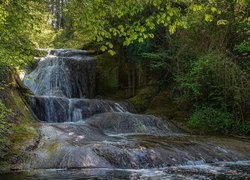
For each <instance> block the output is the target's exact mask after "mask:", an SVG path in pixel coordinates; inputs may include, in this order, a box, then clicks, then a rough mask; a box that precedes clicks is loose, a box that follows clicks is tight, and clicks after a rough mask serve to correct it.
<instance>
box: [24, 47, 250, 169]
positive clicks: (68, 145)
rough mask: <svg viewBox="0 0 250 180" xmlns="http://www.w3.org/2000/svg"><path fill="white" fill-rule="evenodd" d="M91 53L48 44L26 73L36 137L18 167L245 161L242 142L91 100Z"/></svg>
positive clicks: (152, 165)
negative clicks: (195, 132) (44, 53)
mask: <svg viewBox="0 0 250 180" xmlns="http://www.w3.org/2000/svg"><path fill="white" fill-rule="evenodd" d="M94 58H95V57H94V56H93V55H91V53H89V52H87V51H82V50H62V49H57V50H48V55H47V56H46V57H43V58H40V60H39V62H38V64H37V66H36V67H35V69H33V70H32V72H31V73H30V74H28V75H26V77H25V79H24V83H25V85H26V86H27V87H28V88H29V89H30V90H31V91H32V92H33V93H34V95H32V96H29V97H28V103H29V105H30V107H31V109H32V111H33V113H34V115H35V116H36V117H37V119H38V120H39V121H40V124H41V127H40V131H41V137H40V140H39V143H38V146H37V147H36V148H35V149H34V150H32V151H30V152H29V158H28V159H27V162H25V163H23V165H22V169H64V168H66V169H82V168H122V169H129V168H130V169H142V168H146V169H147V168H160V167H167V166H172V165H183V164H197V163H214V162H220V161H239V160H249V159H250V154H249V149H250V142H249V141H246V142H244V145H243V144H242V143H241V141H240V140H238V139H236V138H216V139H215V138H213V137H204V136H193V135H189V134H187V133H185V132H184V131H182V130H181V129H180V128H178V127H177V126H176V125H175V124H174V123H173V122H172V121H170V120H166V119H165V120H162V119H161V118H158V117H155V116H151V115H142V114H136V112H135V110H134V108H133V107H132V106H131V105H130V104H128V103H126V102H114V101H110V100H104V99H95V96H96V94H95V84H96V82H95V71H96V68H95V63H94Z"/></svg>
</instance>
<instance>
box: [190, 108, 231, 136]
mask: <svg viewBox="0 0 250 180" xmlns="http://www.w3.org/2000/svg"><path fill="white" fill-rule="evenodd" d="M232 125H233V120H232V117H231V116H230V114H228V113H225V112H222V111H219V110H216V109H214V108H211V107H202V108H199V109H197V110H196V111H195V112H194V113H193V114H192V116H191V117H190V118H189V120H188V127H189V128H192V129H195V130H196V131H198V132H199V133H201V134H204V133H222V134H228V133H230V130H231V129H232Z"/></svg>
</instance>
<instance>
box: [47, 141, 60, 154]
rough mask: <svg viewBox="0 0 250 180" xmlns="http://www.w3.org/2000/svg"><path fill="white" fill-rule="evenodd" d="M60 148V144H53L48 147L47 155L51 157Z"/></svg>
mask: <svg viewBox="0 0 250 180" xmlns="http://www.w3.org/2000/svg"><path fill="white" fill-rule="evenodd" d="M58 148H59V143H53V144H50V145H49V146H48V149H47V153H49V154H50V155H51V154H53V153H54V152H56V150H57V149H58Z"/></svg>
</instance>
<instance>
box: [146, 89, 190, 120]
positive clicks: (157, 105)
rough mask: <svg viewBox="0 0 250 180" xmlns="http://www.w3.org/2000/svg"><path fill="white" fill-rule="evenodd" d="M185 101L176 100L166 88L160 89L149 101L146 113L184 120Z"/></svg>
mask: <svg viewBox="0 0 250 180" xmlns="http://www.w3.org/2000/svg"><path fill="white" fill-rule="evenodd" d="M183 104H185V102H176V101H175V99H174V98H173V96H172V94H171V93H170V92H169V91H168V90H164V91H161V92H160V93H159V94H158V95H157V96H155V97H154V99H153V100H152V101H151V103H150V105H149V107H148V109H147V111H146V114H153V115H156V116H161V117H168V118H170V119H174V120H177V121H179V122H185V120H186V112H185V111H184V110H183V106H184V105H183Z"/></svg>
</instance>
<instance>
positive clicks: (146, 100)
mask: <svg viewBox="0 0 250 180" xmlns="http://www.w3.org/2000/svg"><path fill="white" fill-rule="evenodd" d="M157 92H158V88H156V87H154V86H148V87H145V88H143V89H141V90H139V91H138V93H137V95H136V96H134V97H132V98H130V99H129V100H128V101H129V102H130V103H132V104H133V105H134V107H135V109H136V110H137V112H140V113H142V112H144V111H146V109H147V108H148V106H149V104H150V102H151V101H152V99H153V97H154V96H155V95H156V94H157Z"/></svg>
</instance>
